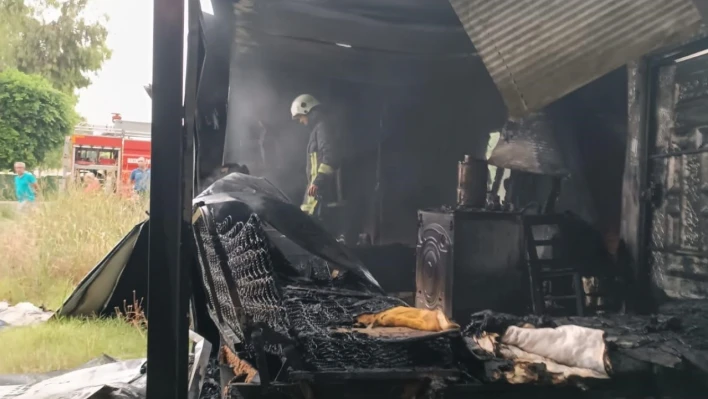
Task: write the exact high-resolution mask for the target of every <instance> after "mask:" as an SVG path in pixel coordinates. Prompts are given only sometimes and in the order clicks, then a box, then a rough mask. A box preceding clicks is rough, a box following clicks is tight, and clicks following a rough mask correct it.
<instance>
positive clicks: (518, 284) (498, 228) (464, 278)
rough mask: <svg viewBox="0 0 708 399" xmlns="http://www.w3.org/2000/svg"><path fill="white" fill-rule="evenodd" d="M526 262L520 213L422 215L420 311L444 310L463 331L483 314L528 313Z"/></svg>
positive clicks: (437, 211)
mask: <svg viewBox="0 0 708 399" xmlns="http://www.w3.org/2000/svg"><path fill="white" fill-rule="evenodd" d="M525 259H526V257H525V242H524V229H523V221H522V215H521V214H520V213H512V212H491V211H483V210H476V209H457V210H451V211H448V210H443V209H432V210H421V211H419V212H418V242H417V246H416V307H418V308H426V309H442V310H443V311H444V313H445V314H446V315H447V316H448V317H452V318H453V319H454V320H455V321H457V322H458V323H461V324H462V325H464V324H466V323H467V322H468V320H469V316H470V314H472V313H473V312H476V311H480V310H485V309H494V310H496V311H500V312H507V313H516V314H519V313H521V312H525V311H526V308H527V305H528V303H529V302H528V299H529V290H528V280H527V279H526V272H525V264H524V262H525Z"/></svg>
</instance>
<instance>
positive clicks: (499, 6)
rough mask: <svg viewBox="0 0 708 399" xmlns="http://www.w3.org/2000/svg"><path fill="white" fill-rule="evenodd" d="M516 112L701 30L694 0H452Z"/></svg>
mask: <svg viewBox="0 0 708 399" xmlns="http://www.w3.org/2000/svg"><path fill="white" fill-rule="evenodd" d="M450 3H451V4H452V6H453V8H454V9H455V12H456V13H457V16H458V17H459V18H460V21H461V22H462V25H463V26H464V28H465V31H466V32H467V34H468V35H469V37H470V39H471V40H472V43H473V44H474V46H475V48H476V49H477V51H478V53H479V55H480V56H481V58H482V60H483V61H484V64H485V65H486V67H487V70H488V71H489V74H490V75H491V76H492V79H493V80H494V82H495V83H496V85H497V87H498V88H499V90H500V92H501V94H502V97H503V98H504V101H505V103H506V105H507V107H508V110H509V115H510V116H512V117H518V116H523V115H525V114H527V113H528V112H530V111H534V110H538V109H540V108H542V107H543V106H545V105H547V104H549V103H551V102H553V101H554V100H556V99H558V98H560V97H563V96H564V95H565V94H567V93H569V92H571V91H573V90H575V89H577V88H579V87H581V86H583V85H585V84H586V83H588V82H590V81H592V80H594V79H596V78H598V77H600V76H602V75H604V74H605V73H608V72H610V71H612V70H613V69H615V68H617V67H619V66H622V65H624V64H625V63H627V62H628V61H630V60H632V59H636V58H638V57H640V56H642V55H644V54H646V53H649V52H651V51H654V50H656V49H658V48H661V47H664V46H667V45H670V44H673V43H676V42H678V41H680V40H683V39H685V38H687V37H689V36H691V35H692V34H694V33H695V32H697V31H698V29H699V27H700V23H701V15H700V13H699V11H698V9H697V8H696V7H695V5H694V4H693V3H692V2H691V1H690V0H495V1H489V0H450Z"/></svg>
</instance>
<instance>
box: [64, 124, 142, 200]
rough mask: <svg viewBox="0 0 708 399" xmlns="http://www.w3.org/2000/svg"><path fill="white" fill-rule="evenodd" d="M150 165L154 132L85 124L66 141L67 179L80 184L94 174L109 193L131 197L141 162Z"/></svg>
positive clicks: (75, 130) (65, 164)
mask: <svg viewBox="0 0 708 399" xmlns="http://www.w3.org/2000/svg"><path fill="white" fill-rule="evenodd" d="M140 157H143V158H145V160H146V161H147V163H148V165H149V164H150V133H149V132H138V131H126V130H123V129H118V128H115V127H106V126H97V125H88V124H81V125H78V126H76V128H75V129H74V133H73V134H72V135H71V136H69V137H67V138H66V139H65V142H64V165H63V166H64V176H65V177H66V181H67V182H80V181H81V180H82V179H83V176H84V175H85V174H86V173H88V172H91V173H93V174H94V175H95V176H96V177H97V178H98V179H99V181H100V182H101V185H102V186H104V187H105V188H106V189H107V190H113V191H115V192H118V193H121V194H130V193H131V190H132V186H131V184H130V173H131V172H132V171H133V169H135V168H137V167H138V159H139V158H140Z"/></svg>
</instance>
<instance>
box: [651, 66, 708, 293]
mask: <svg viewBox="0 0 708 399" xmlns="http://www.w3.org/2000/svg"><path fill="white" fill-rule="evenodd" d="M655 87H656V90H655V91H654V92H655V93H656V94H655V98H654V101H653V103H652V109H651V111H652V112H653V118H652V119H653V121H654V123H653V124H652V126H653V128H652V129H651V131H650V134H651V135H650V137H649V146H648V147H649V164H648V166H649V181H648V184H647V188H646V190H644V192H643V193H642V200H644V201H646V203H647V206H648V208H649V215H650V221H649V231H650V236H649V237H648V238H649V240H648V242H649V251H650V254H649V262H650V264H651V276H652V281H653V283H654V286H655V287H656V288H658V289H659V290H660V291H663V293H665V294H666V296H668V297H670V298H706V297H708V56H706V55H703V56H700V57H696V58H692V59H689V60H685V61H683V62H681V61H680V60H679V61H677V62H675V63H673V64H671V65H666V66H662V67H660V68H659V69H658V79H657V81H656V86H655Z"/></svg>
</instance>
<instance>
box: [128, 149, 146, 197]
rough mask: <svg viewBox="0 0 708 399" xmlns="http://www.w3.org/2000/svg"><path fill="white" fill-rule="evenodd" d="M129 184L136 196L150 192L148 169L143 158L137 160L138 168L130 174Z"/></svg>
mask: <svg viewBox="0 0 708 399" xmlns="http://www.w3.org/2000/svg"><path fill="white" fill-rule="evenodd" d="M130 182H131V183H132V184H133V190H134V191H135V192H136V193H138V194H144V193H147V192H148V191H149V190H150V168H148V167H147V162H145V158H143V157H140V158H138V168H137V169H135V170H133V171H132V172H130Z"/></svg>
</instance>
